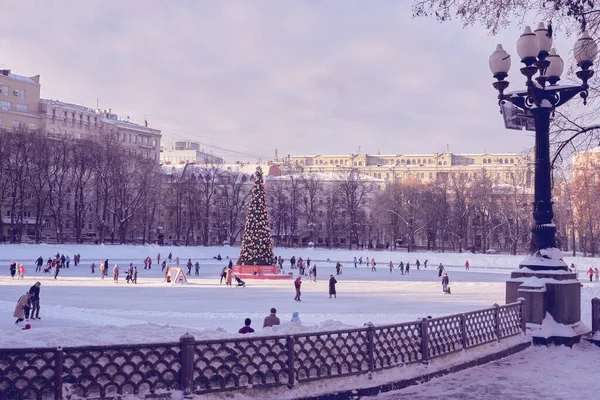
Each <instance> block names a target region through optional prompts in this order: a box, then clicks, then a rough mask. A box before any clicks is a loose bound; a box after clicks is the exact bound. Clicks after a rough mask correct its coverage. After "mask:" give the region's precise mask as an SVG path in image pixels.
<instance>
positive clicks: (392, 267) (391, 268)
mask: <svg viewBox="0 0 600 400" xmlns="http://www.w3.org/2000/svg"><path fill="white" fill-rule="evenodd" d="M393 269H394V263H393V262H391V261H390V274H391V273H392V270H393Z"/></svg>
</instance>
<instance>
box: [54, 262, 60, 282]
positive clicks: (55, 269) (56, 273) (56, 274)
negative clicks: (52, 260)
mask: <svg viewBox="0 0 600 400" xmlns="http://www.w3.org/2000/svg"><path fill="white" fill-rule="evenodd" d="M59 271H60V264H59V263H56V265H55V266H54V279H56V278H57V277H58V272H59Z"/></svg>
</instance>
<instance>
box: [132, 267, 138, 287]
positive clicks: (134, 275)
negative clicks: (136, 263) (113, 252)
mask: <svg viewBox="0 0 600 400" xmlns="http://www.w3.org/2000/svg"><path fill="white" fill-rule="evenodd" d="M137 276H138V270H137V267H133V272H132V274H131V282H133V283H135V284H136V285H137Z"/></svg>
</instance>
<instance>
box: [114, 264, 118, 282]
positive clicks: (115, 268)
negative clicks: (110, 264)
mask: <svg viewBox="0 0 600 400" xmlns="http://www.w3.org/2000/svg"><path fill="white" fill-rule="evenodd" d="M113 282H114V283H119V266H118V265H117V264H115V266H114V268H113Z"/></svg>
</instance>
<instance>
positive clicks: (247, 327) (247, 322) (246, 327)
mask: <svg viewBox="0 0 600 400" xmlns="http://www.w3.org/2000/svg"><path fill="white" fill-rule="evenodd" d="M251 323H252V320H251V319H250V318H246V319H245V320H244V326H243V327H242V328H241V329H240V330H239V333H241V334H246V333H254V329H252V328H251V327H250V324H251Z"/></svg>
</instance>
